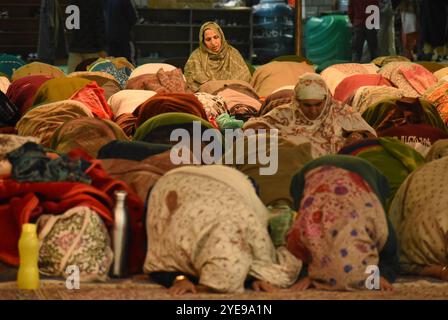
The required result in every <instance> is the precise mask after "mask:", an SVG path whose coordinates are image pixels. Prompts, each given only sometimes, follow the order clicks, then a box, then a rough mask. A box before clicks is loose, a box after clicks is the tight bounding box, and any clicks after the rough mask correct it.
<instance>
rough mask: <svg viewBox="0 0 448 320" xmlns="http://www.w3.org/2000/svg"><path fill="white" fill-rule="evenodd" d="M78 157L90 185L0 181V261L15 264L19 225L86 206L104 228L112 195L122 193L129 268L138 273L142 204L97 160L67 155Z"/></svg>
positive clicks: (78, 154) (143, 250) (142, 234)
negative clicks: (84, 163) (85, 165)
mask: <svg viewBox="0 0 448 320" xmlns="http://www.w3.org/2000/svg"><path fill="white" fill-rule="evenodd" d="M70 156H71V157H73V158H77V157H82V158H85V159H87V160H89V161H90V162H91V163H92V165H91V167H90V168H89V169H88V170H87V171H86V173H87V174H88V175H89V176H90V178H91V179H92V184H91V185H88V184H84V183H73V182H46V183H41V182H33V183H18V182H17V181H14V180H11V179H4V180H0V233H1V235H2V236H1V237H0V260H1V261H3V262H6V263H8V264H11V265H18V264H19V253H18V247H17V244H18V241H19V237H20V232H21V225H22V224H24V223H27V222H33V221H35V220H37V218H38V217H39V216H40V215H41V214H63V213H64V212H65V211H67V210H69V209H70V208H73V207H76V206H87V207H89V208H91V209H92V210H94V211H95V212H97V213H98V214H99V215H100V216H101V217H102V218H103V220H104V222H105V223H106V225H107V226H109V227H111V226H112V224H113V213H112V212H113V208H114V192H115V190H126V191H127V193H128V197H127V205H128V212H129V216H130V222H131V233H132V236H131V244H130V261H129V262H130V269H131V272H132V273H137V272H140V271H141V270H142V267H143V262H144V259H145V254H146V248H145V244H146V234H145V228H144V221H143V207H144V204H143V201H142V200H140V198H139V197H138V196H137V195H136V194H135V193H134V192H133V191H132V190H131V189H130V188H129V187H128V186H127V185H126V184H125V183H124V182H123V181H120V180H115V179H113V178H111V177H110V176H109V175H108V174H107V173H106V172H105V171H104V170H103V168H102V167H101V165H100V162H99V161H98V160H94V159H92V158H90V157H89V156H88V155H86V154H84V153H83V152H82V151H73V152H71V153H70Z"/></svg>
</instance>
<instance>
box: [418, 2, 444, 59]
mask: <svg viewBox="0 0 448 320" xmlns="http://www.w3.org/2000/svg"><path fill="white" fill-rule="evenodd" d="M447 5H448V1H447V0H431V1H429V0H421V2H420V11H421V20H420V23H421V25H422V28H421V29H422V32H421V34H422V43H423V53H424V55H427V56H428V57H431V60H435V61H437V62H441V61H443V60H445V59H446V58H447V54H448V51H447V26H448V18H447Z"/></svg>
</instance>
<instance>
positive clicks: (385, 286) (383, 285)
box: [380, 277, 394, 291]
mask: <svg viewBox="0 0 448 320" xmlns="http://www.w3.org/2000/svg"><path fill="white" fill-rule="evenodd" d="M380 290H381V291H394V286H393V285H392V284H391V283H390V282H389V281H387V280H386V279H385V278H383V277H380Z"/></svg>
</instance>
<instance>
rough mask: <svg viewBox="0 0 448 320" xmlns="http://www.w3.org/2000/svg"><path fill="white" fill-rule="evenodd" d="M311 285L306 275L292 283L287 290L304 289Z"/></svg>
mask: <svg viewBox="0 0 448 320" xmlns="http://www.w3.org/2000/svg"><path fill="white" fill-rule="evenodd" d="M311 287H312V283H311V278H310V277H306V278H303V279H302V280H300V281H298V282H296V283H295V284H293V285H292V286H291V287H290V288H289V289H288V290H289V291H304V290H306V289H308V288H311Z"/></svg>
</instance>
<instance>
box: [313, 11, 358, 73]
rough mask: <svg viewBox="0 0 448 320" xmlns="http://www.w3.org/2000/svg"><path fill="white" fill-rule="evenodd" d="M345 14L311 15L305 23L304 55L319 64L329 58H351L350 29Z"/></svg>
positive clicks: (329, 59)
mask: <svg viewBox="0 0 448 320" xmlns="http://www.w3.org/2000/svg"><path fill="white" fill-rule="evenodd" d="M350 26H351V24H350V20H349V18H348V16H347V15H341V14H339V15H327V16H322V17H312V18H310V19H309V20H308V21H307V22H306V25H305V50H306V56H307V58H308V59H309V60H311V61H312V62H313V63H314V64H317V65H320V64H323V63H326V62H328V61H331V60H351V55H352V53H351V38H352V36H351V31H350Z"/></svg>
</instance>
